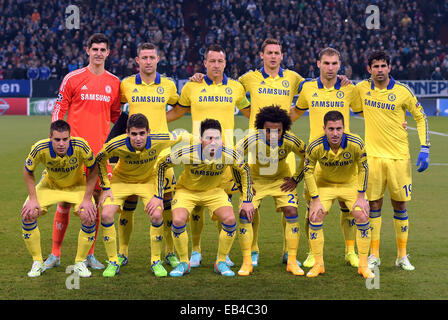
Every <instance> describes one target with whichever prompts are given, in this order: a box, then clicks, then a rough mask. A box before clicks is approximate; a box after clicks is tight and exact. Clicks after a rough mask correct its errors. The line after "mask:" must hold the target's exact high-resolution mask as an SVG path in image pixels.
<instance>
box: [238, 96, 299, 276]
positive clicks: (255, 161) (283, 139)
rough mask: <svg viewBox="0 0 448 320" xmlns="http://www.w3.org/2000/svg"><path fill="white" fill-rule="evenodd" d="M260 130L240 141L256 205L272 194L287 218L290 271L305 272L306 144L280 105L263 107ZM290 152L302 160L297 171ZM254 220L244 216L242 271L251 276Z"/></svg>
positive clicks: (241, 221) (240, 149) (258, 123)
mask: <svg viewBox="0 0 448 320" xmlns="http://www.w3.org/2000/svg"><path fill="white" fill-rule="evenodd" d="M255 127H256V128H257V131H256V132H252V133H250V134H249V135H248V136H246V137H245V138H244V139H242V140H240V142H238V144H237V147H236V150H237V152H238V153H240V154H241V155H247V156H248V159H249V160H248V162H249V166H250V169H251V173H252V178H253V186H254V189H255V191H256V193H255V195H254V199H253V204H254V207H255V208H256V210H259V206H260V203H261V201H262V200H263V199H264V198H265V197H267V196H272V197H273V198H274V200H275V204H276V208H277V211H281V212H282V213H283V215H284V217H285V220H286V228H285V239H286V250H287V252H288V261H287V268H286V270H287V271H288V272H291V273H292V274H294V275H304V272H303V270H302V269H301V268H300V266H299V264H298V262H297V260H296V257H297V248H298V245H299V221H298V215H297V203H298V198H297V192H296V187H297V184H298V183H299V182H300V181H301V180H302V178H303V165H304V161H303V160H304V158H305V143H304V142H303V141H302V140H300V139H298V138H297V137H296V136H295V135H294V134H293V133H291V132H289V129H290V127H291V119H290V117H289V114H288V112H287V111H286V110H283V109H281V108H280V107H279V106H275V105H273V106H268V107H265V108H262V109H260V110H259V112H258V114H257V117H256V118H255ZM290 152H293V153H295V154H296V155H297V156H298V157H299V158H300V159H301V161H300V164H299V165H298V166H297V171H296V172H295V173H294V174H293V175H291V174H290V170H289V166H288V164H287V160H286V159H287V158H288V155H289V153H290ZM252 238H253V228H252V221H250V220H249V219H247V217H245V216H240V227H239V239H240V247H241V251H242V253H243V265H242V266H241V269H240V270H239V271H238V274H239V275H241V276H248V275H249V274H250V273H251V272H252V270H253V263H252V257H251V247H252V243H253V239H252Z"/></svg>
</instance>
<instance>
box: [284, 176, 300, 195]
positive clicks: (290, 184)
mask: <svg viewBox="0 0 448 320" xmlns="http://www.w3.org/2000/svg"><path fill="white" fill-rule="evenodd" d="M283 180H284V181H285V182H284V183H283V184H282V185H281V186H280V189H281V190H282V191H283V192H290V191H294V190H296V187H297V183H296V182H295V181H294V179H293V178H291V177H286V178H284V179H283Z"/></svg>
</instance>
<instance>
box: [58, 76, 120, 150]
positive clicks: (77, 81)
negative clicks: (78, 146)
mask: <svg viewBox="0 0 448 320" xmlns="http://www.w3.org/2000/svg"><path fill="white" fill-rule="evenodd" d="M120 112H121V107H120V79H118V78H117V77H116V76H114V75H113V74H112V73H110V72H108V71H104V72H103V74H101V75H96V74H93V73H92V72H90V70H89V68H88V67H85V68H81V69H78V70H75V71H72V72H70V73H69V74H67V75H66V76H65V77H64V79H63V80H62V83H61V86H60V88H59V94H58V97H57V99H56V104H55V106H54V109H53V112H52V115H51V120H52V121H56V120H61V119H64V117H65V114H66V113H67V122H68V123H69V124H70V128H71V135H72V136H74V137H82V138H84V139H85V140H87V141H88V142H89V145H90V146H91V148H92V150H93V152H94V153H95V154H97V153H98V152H99V151H100V150H101V147H102V146H103V144H104V142H105V141H106V139H107V135H108V134H109V131H110V122H114V123H115V121H117V119H118V117H119V116H120Z"/></svg>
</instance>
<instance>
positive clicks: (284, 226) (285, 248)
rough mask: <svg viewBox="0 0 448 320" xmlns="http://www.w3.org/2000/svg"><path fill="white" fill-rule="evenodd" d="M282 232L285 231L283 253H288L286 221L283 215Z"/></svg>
mask: <svg viewBox="0 0 448 320" xmlns="http://www.w3.org/2000/svg"><path fill="white" fill-rule="evenodd" d="M282 228H283V229H282V230H283V249H282V250H283V253H286V252H287V251H288V248H287V247H288V246H287V244H286V219H285V215H283V214H282Z"/></svg>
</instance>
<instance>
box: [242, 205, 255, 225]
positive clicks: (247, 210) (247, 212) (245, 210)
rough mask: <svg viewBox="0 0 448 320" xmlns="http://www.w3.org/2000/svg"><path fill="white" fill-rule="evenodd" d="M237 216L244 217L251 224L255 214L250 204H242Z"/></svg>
mask: <svg viewBox="0 0 448 320" xmlns="http://www.w3.org/2000/svg"><path fill="white" fill-rule="evenodd" d="M238 214H239V215H240V216H245V217H246V218H247V220H249V222H252V219H253V218H254V214H255V208H254V205H253V204H252V202H243V204H242V205H241V207H240V210H239V211H238Z"/></svg>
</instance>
